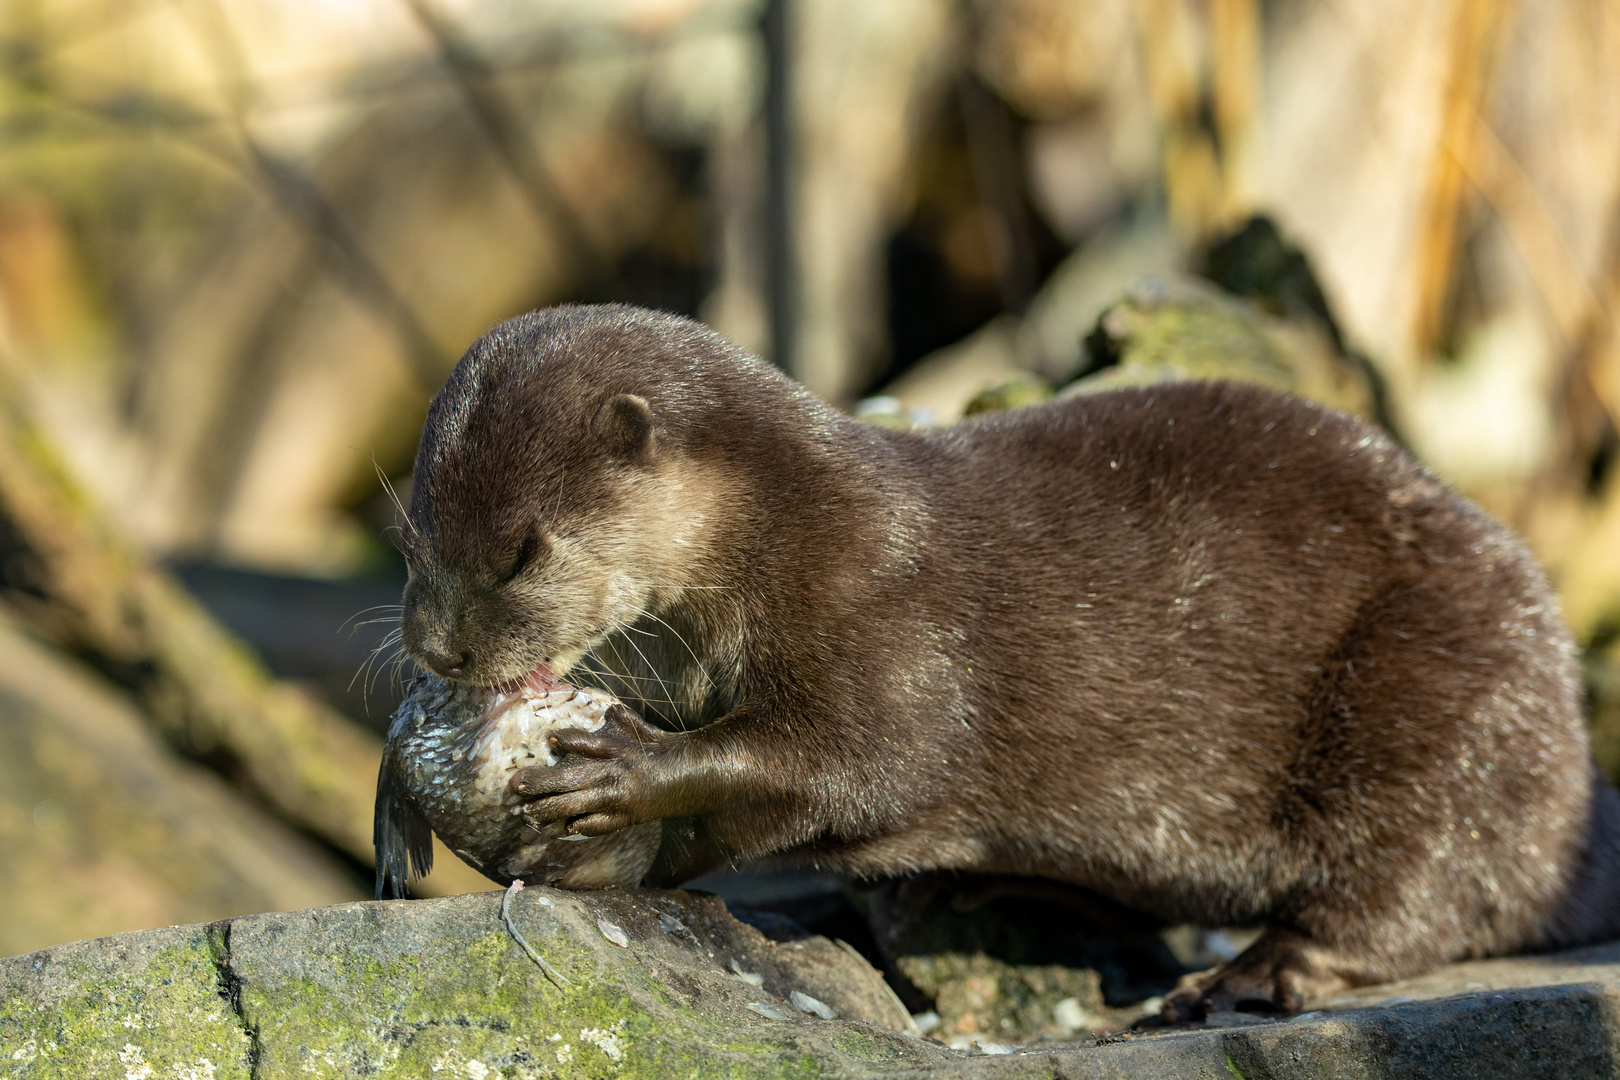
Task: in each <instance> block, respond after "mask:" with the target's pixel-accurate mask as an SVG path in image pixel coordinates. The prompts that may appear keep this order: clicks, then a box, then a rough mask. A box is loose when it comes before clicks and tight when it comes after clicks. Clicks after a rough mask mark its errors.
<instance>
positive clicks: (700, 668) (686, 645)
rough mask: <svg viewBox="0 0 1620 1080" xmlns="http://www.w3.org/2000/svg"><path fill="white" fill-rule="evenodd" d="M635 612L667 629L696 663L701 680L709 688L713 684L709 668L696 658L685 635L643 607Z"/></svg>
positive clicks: (696, 655)
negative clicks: (701, 676)
mask: <svg viewBox="0 0 1620 1080" xmlns="http://www.w3.org/2000/svg"><path fill="white" fill-rule="evenodd" d="M637 614H639V615H641V616H642V617H643V618H648V619H651V620H652V621H653V622H655V623H657V624H658V625H659V626H662V627H663V628H664V629H665V630H668V631H669V632H670V634H671V635H672V636H673V637H674V638H675V640H676V641H678V642H680V643H681V648H683V649H685V650H686V655H687V656H690V657H691V658H692V663H693V664H695V665H697V669H698V671H699V672H700V673H702V675H703V681H704V682H705V683H707V684H708V685H709V686H710V687H711V688H712V687H713V686H714V680H713V679H712V678H710V677H709V669H708V668H706V667H705V666H704V665H703V661H701V660H699V659H698V654H697V652H696V650H694V649H693V648H692V646H691V644H690V643H689V642H687V640H686V637H685V636H684V635H683V634H682V633H681V632H680V631H679V630H677V629H675V628H674V627H673V626H671V625H669V623H667V622H665V621H664V620H663V619H660V618H659V617H658V616H657V615H654V614H653V613H652V612H650V611H648V610H646V609H645V608H639V609H637Z"/></svg>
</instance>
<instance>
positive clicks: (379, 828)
mask: <svg viewBox="0 0 1620 1080" xmlns="http://www.w3.org/2000/svg"><path fill="white" fill-rule="evenodd" d="M615 706H618V707H620V708H624V707H626V706H623V705H622V704H621V703H620V702H619V699H618V698H616V697H614V696H613V695H612V694H609V693H608V692H607V691H605V690H584V689H578V688H576V687H572V686H565V685H561V684H557V683H554V682H550V681H549V680H540V681H536V680H535V679H532V678H531V679H530V680H527V681H525V682H524V683H523V684H522V685H520V686H518V687H517V688H516V689H491V688H482V687H467V686H460V685H458V684H456V683H453V682H450V681H449V680H446V679H441V678H439V677H438V676H436V675H421V676H418V677H417V679H416V681H415V682H414V683H413V684H412V686H411V690H410V693H409V694H407V695H406V697H405V700H404V701H402V702H401V703H400V706H399V709H398V710H397V711H395V713H394V717H393V721H392V722H391V723H390V725H389V728H388V742H387V744H386V745H385V746H384V748H383V761H382V770H381V772H380V773H379V774H378V776H377V810H376V818H375V825H374V831H373V834H372V841H373V843H374V844H375V845H376V849H377V891H376V895H377V898H378V899H379V900H380V899H382V898H383V896H384V895H390V896H396V897H398V896H404V895H405V885H406V882H407V880H408V878H414V877H421V876H423V875H425V874H426V873H427V872H428V871H429V870H431V869H432V867H433V835H432V834H433V833H437V834H438V835H439V839H441V840H443V841H444V843H445V846H447V847H448V848H450V850H451V851H454V852H455V853H456V854H457V855H458V856H460V857H461V859H462V861H463V862H465V863H467V864H468V865H469V866H471V867H473V868H474V869H476V870H478V871H479V872H481V873H483V874H484V875H485V876H487V877H489V878H491V879H493V880H495V881H498V882H500V883H501V884H502V885H508V884H510V883H511V882H512V880H513V879H515V878H521V879H523V880H524V881H526V882H529V883H532V884H537V885H554V886H558V887H561V888H566V889H599V888H608V887H611V886H621V887H631V886H635V885H639V884H640V883H641V880H642V878H643V877H644V876H645V875H646V873H647V871H648V869H649V868H650V867H651V866H652V863H653V859H654V858H655V857H656V856H657V854H658V847H659V843H660V841H661V839H662V835H663V833H662V827H661V825H660V823H659V822H656V821H651V822H645V823H642V824H640V825H632V826H631V827H629V828H627V829H620V830H619V831H617V832H613V833H608V834H607V835H605V836H594V837H584V836H576V835H574V834H572V833H569V832H568V831H567V829H566V827H565V825H564V823H562V822H551V823H548V824H546V825H542V826H539V827H536V826H534V825H531V824H529V822H528V821H527V820H526V819H525V817H524V813H523V811H524V809H525V808H526V806H527V805H528V802H527V800H525V799H523V798H521V797H520V796H519V795H517V793H515V792H514V791H513V790H512V788H511V779H512V775H513V773H515V772H516V771H517V770H518V769H522V768H526V767H529V766H534V765H555V764H556V763H557V760H556V758H555V757H554V756H553V754H552V751H551V747H550V744H549V736H550V735H551V733H552V732H553V731H555V730H557V729H559V728H584V729H585V730H587V731H595V730H597V729H599V728H600V727H601V726H602V724H603V723H604V720H605V718H606V716H607V712H608V710H609V709H611V708H613V707H615Z"/></svg>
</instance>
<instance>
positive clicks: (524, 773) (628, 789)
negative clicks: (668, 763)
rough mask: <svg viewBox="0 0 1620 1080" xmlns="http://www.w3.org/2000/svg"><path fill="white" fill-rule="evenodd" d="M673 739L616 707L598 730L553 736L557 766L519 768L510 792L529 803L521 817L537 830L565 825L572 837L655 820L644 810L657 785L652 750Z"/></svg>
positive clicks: (567, 732) (590, 834) (552, 741)
mask: <svg viewBox="0 0 1620 1080" xmlns="http://www.w3.org/2000/svg"><path fill="white" fill-rule="evenodd" d="M673 737H674V736H671V735H670V734H669V733H668V732H665V731H662V730H660V729H658V728H655V727H653V726H652V725H650V724H647V723H645V722H644V721H642V719H641V718H640V717H639V716H637V715H636V714H635V713H633V712H631V711H630V710H629V709H628V708H625V707H623V706H614V707H613V708H612V709H610V710H608V713H607V717H606V721H605V723H604V724H603V725H602V727H601V728H599V729H597V730H596V731H584V730H579V729H574V728H565V729H563V730H561V731H557V732H554V733H553V734H552V736H551V739H550V743H551V747H552V750H553V752H554V753H556V755H557V757H558V761H557V764H556V765H550V766H547V765H534V766H530V767H528V768H524V769H519V770H517V772H515V773H513V774H512V779H511V786H512V790H513V791H514V792H516V793H517V794H518V795H520V796H522V797H524V798H526V799H532V800H533V801H532V802H531V803H530V805H529V806H528V807H527V808H526V809H525V811H524V817H525V818H526V819H527V820H528V822H529V823H530V824H531V825H535V826H537V827H538V826H541V825H545V824H548V823H550V822H554V821H566V822H567V823H568V831H569V832H571V833H575V834H578V835H581V836H598V835H601V834H602V833H607V832H613V831H614V830H617V829H622V828H625V827H626V826H629V825H633V824H635V823H637V822H640V821H647V820H650V819H651V817H652V816H656V815H652V814H651V813H650V811H649V810H648V804H649V801H650V795H651V793H652V791H653V789H654V788H655V787H656V784H655V783H654V780H653V776H652V772H653V764H654V763H653V760H652V758H653V754H652V751H653V749H654V748H655V747H656V746H660V745H662V744H663V743H664V741H665V740H668V739H670V738H673Z"/></svg>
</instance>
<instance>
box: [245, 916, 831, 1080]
mask: <svg viewBox="0 0 1620 1080" xmlns="http://www.w3.org/2000/svg"><path fill="white" fill-rule="evenodd" d="M535 945H536V947H537V948H539V949H540V950H541V951H542V952H543V953H545V954H546V956H547V957H548V959H550V960H551V961H552V962H553V963H554V964H556V965H557V966H558V967H559V968H561V969H562V970H563V971H564V972H565V973H566V974H567V975H568V976H569V978H570V979H571V981H572V985H571V986H569V987H567V988H565V989H559V988H557V987H555V986H553V985H552V984H551V983H549V982H548V981H547V980H546V979H545V978H544V976H542V975H541V974H540V973H539V972H538V971H537V970H536V969H535V968H534V967H533V966H532V965H529V964H528V963H527V962H526V961H524V960H522V958H521V954H518V953H517V952H516V949H515V946H514V945H513V943H512V941H511V940H510V938H508V937H507V936H506V935H505V934H504V933H501V932H498V931H491V932H490V933H487V934H484V935H481V936H479V937H477V938H475V939H473V940H472V941H471V942H470V943H469V944H468V946H467V948H466V950H465V951H464V952H462V953H461V954H460V955H459V956H457V957H456V959H455V961H454V962H453V963H446V958H445V957H444V956H442V955H434V954H428V955H421V956H410V957H405V958H401V959H398V960H396V961H393V962H383V961H381V960H379V959H378V958H377V957H375V956H373V955H368V954H359V953H352V952H338V953H335V954H333V955H331V956H328V957H326V958H324V961H323V963H322V965H321V971H320V973H319V975H318V976H316V975H309V976H306V977H302V978H298V979H293V980H286V981H276V982H274V983H270V982H264V981H261V980H251V981H250V982H249V983H248V984H246V986H245V988H244V992H243V1001H242V1005H243V1013H244V1015H245V1017H246V1018H247V1022H248V1024H249V1026H250V1027H251V1028H253V1029H254V1030H256V1031H257V1032H258V1035H259V1040H260V1047H261V1056H260V1059H259V1069H258V1071H257V1072H256V1073H255V1076H256V1077H259V1078H262V1080H269V1078H274V1077H293V1076H298V1077H334V1078H336V1077H346V1076H351V1075H357V1074H361V1075H375V1076H399V1077H416V1076H428V1075H434V1076H445V1077H470V1078H473V1080H487V1078H492V1077H496V1076H502V1077H508V1076H509V1077H516V1078H530V1077H549V1076H558V1077H563V1076H566V1077H585V1078H593V1080H594V1078H598V1077H600V1078H607V1077H614V1078H640V1077H645V1078H648V1080H653V1078H658V1080H662V1078H665V1077H693V1078H708V1077H739V1078H741V1077H745V1076H746V1077H755V1076H783V1077H810V1076H816V1075H819V1074H820V1066H819V1065H818V1064H817V1063H816V1061H815V1060H814V1059H812V1058H807V1057H805V1056H803V1055H802V1054H800V1053H798V1052H797V1051H796V1050H795V1049H794V1048H792V1047H791V1046H790V1045H783V1044H771V1043H769V1042H762V1043H760V1044H759V1045H758V1046H750V1047H748V1048H747V1049H746V1050H745V1051H739V1052H732V1051H730V1050H729V1048H727V1050H716V1049H710V1048H709V1045H710V1044H709V1040H708V1039H706V1038H705V1029H706V1028H708V1027H709V1025H708V1024H706V1023H705V1022H704V1021H703V1019H702V1018H701V1017H699V1016H697V1015H689V1016H688V1017H687V1018H686V1019H688V1020H689V1021H690V1024H689V1025H680V1026H677V1025H672V1024H669V1023H665V1024H662V1025H660V1024H659V1022H658V1021H657V1020H656V1019H655V1018H654V1017H653V1016H652V1015H651V1014H649V1013H648V1012H647V1010H646V1009H644V1008H642V1007H641V1006H639V1005H638V1004H637V1001H636V1000H635V997H633V995H632V993H631V990H630V989H628V988H626V987H624V986H622V985H618V984H616V983H613V982H604V981H602V979H601V978H600V976H598V975H596V973H594V972H593V971H591V970H590V968H592V967H594V966H595V965H594V964H592V963H588V962H582V960H583V959H584V958H583V957H581V956H578V955H570V954H569V950H568V946H567V943H566V939H564V938H562V937H561V936H557V937H554V938H552V939H550V940H548V941H544V942H542V941H536V942H535ZM649 981H650V980H649ZM635 989H636V990H637V991H638V992H651V991H652V989H653V988H652V987H651V986H647V987H639V986H638V987H636V988H635ZM660 997H661V1000H662V1003H663V1004H666V1005H669V1004H670V1002H669V998H668V997H667V996H663V995H660ZM716 1034H718V1033H716ZM716 1041H718V1040H716Z"/></svg>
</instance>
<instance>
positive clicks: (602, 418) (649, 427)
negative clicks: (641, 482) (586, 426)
mask: <svg viewBox="0 0 1620 1080" xmlns="http://www.w3.org/2000/svg"><path fill="white" fill-rule="evenodd" d="M591 431H592V432H594V433H595V435H596V437H597V438H598V439H600V440H601V441H602V444H603V446H604V448H605V449H607V451H608V452H609V453H611V454H617V455H618V456H620V457H624V458H628V459H630V460H631V461H650V460H652V453H653V414H652V406H650V405H648V404H647V399H646V398H644V397H638V396H637V395H635V394H614V395H613V396H612V397H610V398H608V399H607V401H605V402H603V403H602V407H601V408H600V409H598V410H597V411H596V417H595V419H593V420H592V421H591Z"/></svg>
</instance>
